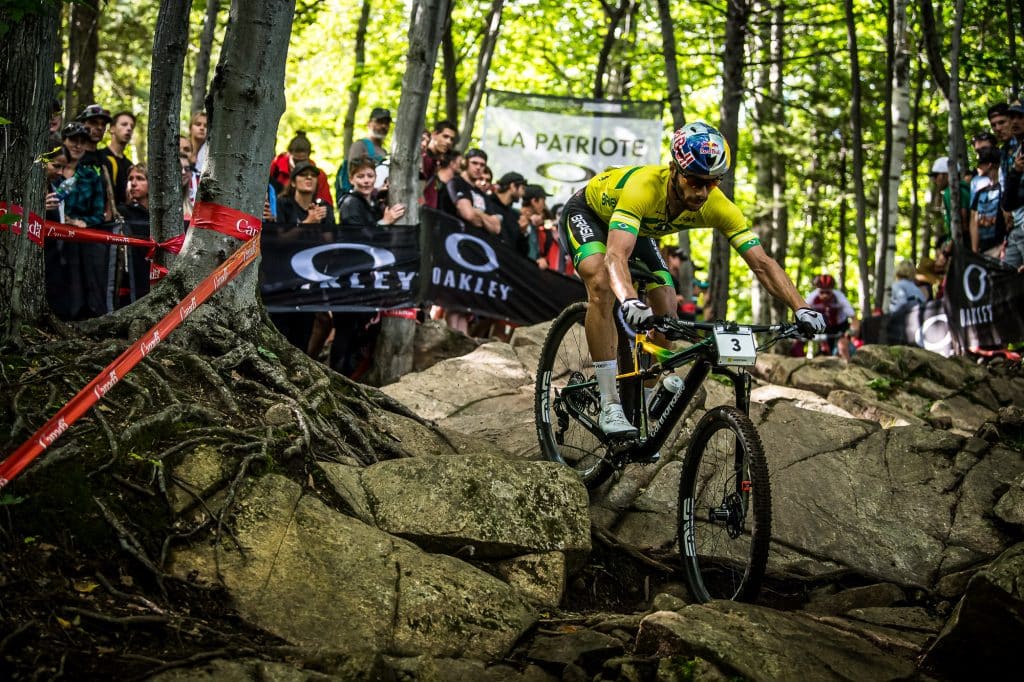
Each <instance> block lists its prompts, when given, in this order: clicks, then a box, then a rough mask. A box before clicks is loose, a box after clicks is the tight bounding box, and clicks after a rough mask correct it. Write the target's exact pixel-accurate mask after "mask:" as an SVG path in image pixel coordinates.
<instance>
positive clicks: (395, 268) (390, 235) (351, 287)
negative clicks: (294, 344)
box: [260, 224, 420, 313]
mask: <svg viewBox="0 0 1024 682" xmlns="http://www.w3.org/2000/svg"><path fill="white" fill-rule="evenodd" d="M275 227H276V226H275V225H272V224H271V225H264V230H263V236H262V240H263V262H262V269H263V280H262V284H261V287H260V291H261V292H262V294H263V302H264V303H265V304H266V306H267V310H268V311H269V312H272V313H294V312H313V311H322V310H338V311H350V312H372V311H376V310H390V309H392V308H408V307H412V306H415V305H416V301H417V298H418V297H417V286H418V279H419V268H420V249H419V243H418V240H419V229H418V228H417V227H415V226H396V227H390V228H387V229H383V228H380V227H345V228H341V229H339V230H338V231H337V232H336V241H334V242H331V243H324V241H323V239H322V238H321V236H320V232H319V231H318V230H310V231H309V233H308V234H305V235H302V236H300V237H299V238H297V239H281V238H280V237H278V236H277V230H276V229H275Z"/></svg>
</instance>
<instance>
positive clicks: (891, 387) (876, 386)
mask: <svg viewBox="0 0 1024 682" xmlns="http://www.w3.org/2000/svg"><path fill="white" fill-rule="evenodd" d="M902 383H903V382H901V381H900V380H899V379H892V378H887V377H875V378H874V379H872V380H870V381H869V382H868V384H867V386H868V388H870V389H871V390H872V391H874V392H875V395H877V396H878V398H879V399H880V400H884V399H886V398H888V397H889V396H890V395H892V392H893V391H895V390H896V389H897V388H899V387H900V385H901V384H902Z"/></svg>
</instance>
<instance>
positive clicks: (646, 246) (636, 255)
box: [558, 189, 675, 288]
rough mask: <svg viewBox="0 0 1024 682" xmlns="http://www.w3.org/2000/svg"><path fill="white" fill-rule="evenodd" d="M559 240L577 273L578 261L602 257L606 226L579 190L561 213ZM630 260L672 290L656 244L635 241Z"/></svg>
mask: <svg viewBox="0 0 1024 682" xmlns="http://www.w3.org/2000/svg"><path fill="white" fill-rule="evenodd" d="M558 229H559V230H561V233H562V238H563V239H564V240H565V243H566V244H569V246H570V247H571V248H572V264H573V266H574V267H576V269H577V270H578V269H579V265H580V261H582V260H583V259H584V258H587V257H588V256H592V255H594V254H595V253H602V254H603V253H606V252H607V242H608V224H607V223H606V222H604V221H603V220H601V218H599V217H598V215H597V214H596V213H594V211H592V210H591V208H590V206H589V205H588V204H587V199H586V196H585V190H582V189H581V190H579V191H578V192H576V193H575V194H573V195H572V197H571V198H570V199H569V201H567V202H565V207H564V208H563V209H562V218H561V221H560V222H559V224H558ZM630 258H631V259H636V260H638V261H640V262H641V263H643V264H644V265H646V266H647V268H648V269H649V270H650V271H651V272H652V273H654V275H655V277H657V278H658V279H659V280H661V285H655V286H668V287H673V288H674V287H675V285H674V284H673V282H672V275H671V274H669V271H668V264H666V263H665V259H664V258H662V257H661V252H660V251H659V250H658V244H657V242H655V241H654V240H653V239H652V238H650V237H640V236H638V237H637V238H636V245H635V246H634V247H633V253H632V254H631V255H630Z"/></svg>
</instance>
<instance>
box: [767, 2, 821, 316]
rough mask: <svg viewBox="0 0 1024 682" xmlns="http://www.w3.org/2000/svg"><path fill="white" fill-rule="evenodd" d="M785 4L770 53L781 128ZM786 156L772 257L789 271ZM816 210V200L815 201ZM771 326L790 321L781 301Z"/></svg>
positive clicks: (775, 203) (778, 179) (778, 177)
mask: <svg viewBox="0 0 1024 682" xmlns="http://www.w3.org/2000/svg"><path fill="white" fill-rule="evenodd" d="M785 33H786V4H785V2H783V0H779V2H778V3H777V4H776V5H775V13H774V19H773V21H772V49H771V91H772V98H773V99H774V100H775V109H774V118H773V121H774V123H775V125H777V126H779V127H780V128H784V127H785V126H786V98H785V95H784V93H783V90H784V83H783V79H784V71H785V69H784V61H783V60H784V58H785V50H784V47H785V40H786V36H785ZM786 161H787V159H786V156H785V154H784V153H783V152H782V151H781V150H779V152H778V153H776V154H773V155H772V166H773V169H772V223H773V224H774V225H775V230H774V243H773V244H772V257H773V258H775V260H777V261H778V263H779V265H781V266H782V268H783V269H785V268H786V254H787V253H788V251H789V207H788V204H787V202H786V191H787V187H788V185H787V182H786ZM814 205H815V206H816V205H817V198H815V204H814ZM771 310H772V313H773V314H772V316H771V321H772V322H785V321H786V320H788V319H789V315H790V312H789V306H787V305H786V304H785V303H784V302H783V301H780V300H778V299H775V298H773V299H771Z"/></svg>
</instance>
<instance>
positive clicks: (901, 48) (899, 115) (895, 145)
mask: <svg viewBox="0 0 1024 682" xmlns="http://www.w3.org/2000/svg"><path fill="white" fill-rule="evenodd" d="M891 7H892V12H891V18H892V20H891V24H890V26H891V29H890V32H891V34H892V39H891V40H890V41H889V48H890V49H891V50H892V53H891V58H890V62H891V64H892V66H891V69H890V74H891V81H890V86H889V90H890V92H891V96H890V98H889V99H890V107H889V115H888V124H887V128H888V130H889V131H890V134H889V135H887V148H888V151H887V153H886V160H887V161H888V167H887V168H886V169H885V170H886V174H885V179H886V181H885V182H884V183H882V185H881V189H882V192H883V193H884V195H883V201H882V216H881V217H882V221H881V224H880V225H879V230H878V249H877V251H876V254H875V301H876V302H877V304H878V305H879V306H881V307H883V309H884V310H886V311H888V309H889V298H890V292H891V291H892V275H893V273H895V272H896V234H897V227H898V224H899V188H900V180H901V179H902V177H903V166H904V162H905V160H906V152H907V139H908V137H909V135H910V50H909V49H908V46H907V30H908V27H907V23H908V21H907V0H891Z"/></svg>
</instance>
